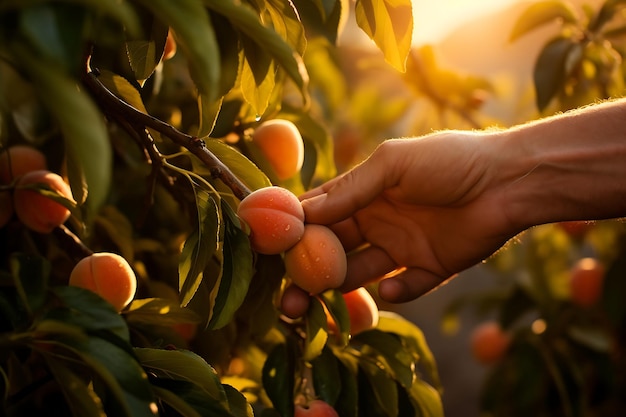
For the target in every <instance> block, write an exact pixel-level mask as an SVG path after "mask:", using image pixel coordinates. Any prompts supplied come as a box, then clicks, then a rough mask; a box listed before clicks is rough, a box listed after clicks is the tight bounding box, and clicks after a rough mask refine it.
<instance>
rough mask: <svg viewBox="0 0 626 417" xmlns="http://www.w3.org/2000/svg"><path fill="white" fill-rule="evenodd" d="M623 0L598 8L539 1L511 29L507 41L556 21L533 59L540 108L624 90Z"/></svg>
mask: <svg viewBox="0 0 626 417" xmlns="http://www.w3.org/2000/svg"><path fill="white" fill-rule="evenodd" d="M624 6H626V3H625V2H624V1H621V0H607V1H605V2H604V3H603V4H602V6H601V7H600V8H598V9H597V10H594V9H593V8H591V7H583V9H582V10H577V9H576V8H574V6H573V5H572V4H570V3H569V2H567V1H564V0H555V1H553V0H548V1H539V2H536V3H534V4H533V5H532V6H530V7H528V9H526V11H525V12H524V13H523V14H522V15H521V16H520V17H519V19H518V21H517V23H516V25H515V26H514V27H513V29H512V31H511V37H510V40H511V41H515V40H517V39H519V38H520V37H523V36H524V35H526V34H527V33H529V32H531V31H533V30H535V29H536V28H538V27H541V26H543V25H546V24H549V23H554V22H559V23H558V24H559V28H560V29H559V31H558V34H556V35H555V36H554V37H553V38H552V39H551V40H550V41H549V42H547V43H546V44H545V45H544V46H543V48H542V50H541V52H540V54H539V57H538V58H537V61H536V62H535V70H534V83H535V92H536V101H537V108H538V109H539V111H542V112H543V111H548V110H553V107H551V104H552V103H553V102H554V100H556V101H558V103H559V104H558V105H557V108H558V109H560V110H568V109H572V108H576V107H579V106H582V105H585V104H589V103H592V102H593V101H595V100H599V99H608V98H610V97H619V96H621V95H622V93H623V91H624V65H623V57H624V54H625V53H626V44H625V43H624V38H623V34H624V31H625V30H626V21H625V20H624V15H623V13H622V11H623V8H624Z"/></svg>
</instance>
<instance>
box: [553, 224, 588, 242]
mask: <svg viewBox="0 0 626 417" xmlns="http://www.w3.org/2000/svg"><path fill="white" fill-rule="evenodd" d="M558 225H559V227H560V228H561V229H563V231H565V233H567V234H568V235H569V236H570V237H572V238H574V239H581V238H583V237H585V235H586V234H587V232H588V231H589V229H591V228H592V227H593V223H591V222H586V221H577V220H574V221H566V222H560V223H558Z"/></svg>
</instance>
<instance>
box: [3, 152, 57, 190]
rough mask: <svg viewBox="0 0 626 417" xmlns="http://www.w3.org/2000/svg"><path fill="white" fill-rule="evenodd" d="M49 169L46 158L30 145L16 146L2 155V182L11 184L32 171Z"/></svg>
mask: <svg viewBox="0 0 626 417" xmlns="http://www.w3.org/2000/svg"><path fill="white" fill-rule="evenodd" d="M43 169H48V167H47V162H46V157H45V156H44V154H43V153H41V152H40V151H39V150H38V149H35V148H33V147H32V146H28V145H14V146H11V147H10V148H7V149H6V150H5V151H3V152H2V153H0V182H1V183H2V184H9V183H11V182H12V181H13V180H14V179H16V178H18V177H20V176H22V175H24V174H26V173H27V172H30V171H39V170H43Z"/></svg>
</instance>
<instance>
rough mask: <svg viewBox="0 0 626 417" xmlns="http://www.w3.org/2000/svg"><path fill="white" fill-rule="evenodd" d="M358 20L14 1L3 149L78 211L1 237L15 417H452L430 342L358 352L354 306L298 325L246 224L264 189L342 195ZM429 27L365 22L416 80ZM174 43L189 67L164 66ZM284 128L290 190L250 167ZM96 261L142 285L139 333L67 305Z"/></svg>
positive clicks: (264, 11) (2, 100)
mask: <svg viewBox="0 0 626 417" xmlns="http://www.w3.org/2000/svg"><path fill="white" fill-rule="evenodd" d="M348 6H349V4H348V2H347V1H340V0H293V1H291V0H246V1H234V0H181V1H176V2H171V1H164V0H156V1H155V0H150V1H147V0H125V1H113V0H98V1H96V0H72V1H69V0H68V1H52V0H50V1H48V0H27V1H24V0H19V1H17V0H1V1H0V39H1V42H0V45H2V46H1V47H0V58H1V59H0V143H1V147H2V149H4V148H6V147H9V146H12V145H14V144H18V143H28V144H30V145H33V146H35V147H37V148H38V149H40V150H42V151H43V152H44V153H45V155H46V158H47V160H48V164H49V167H50V169H51V170H53V171H55V172H59V173H62V174H63V175H64V176H65V178H66V179H67V180H68V182H69V184H70V185H71V188H72V192H73V195H74V198H75V200H76V203H75V204H74V203H73V202H70V201H69V200H65V199H59V198H57V201H59V202H61V203H62V204H65V205H66V206H68V208H70V209H71V210H72V217H71V218H70V221H69V222H68V223H66V225H64V226H62V227H60V228H57V229H56V230H55V231H54V232H53V233H52V234H49V235H45V234H37V233H33V232H30V231H28V230H27V229H26V228H24V226H23V225H21V224H20V223H19V221H17V220H15V219H13V220H12V221H11V222H10V223H9V224H7V225H6V226H5V227H3V228H1V229H0V241H1V242H2V243H1V246H0V280H1V281H2V287H1V289H0V309H1V311H2V314H1V315H0V317H1V318H0V347H1V349H0V375H1V376H2V378H1V379H0V380H1V382H2V388H3V395H2V397H1V407H2V413H3V414H4V415H9V416H11V415H26V414H30V413H37V414H39V415H76V416H81V417H83V416H91V415H94V416H95V415H98V416H100V415H114V416H131V415H132V416H142V415H155V414H160V415H172V416H179V415H180V416H200V415H202V416H213V415H215V416H218V415H219V416H251V415H263V416H272V415H281V416H286V417H288V416H291V415H293V409H294V404H295V403H296V402H298V403H305V402H306V401H308V400H310V399H312V398H321V399H323V400H325V401H326V402H328V403H330V404H332V405H333V406H334V407H335V408H336V409H337V410H339V412H340V414H341V415H345V416H355V417H356V416H368V415H377V416H382V415H388V416H396V415H403V416H405V415H416V416H421V415H428V416H438V415H441V414H442V407H441V402H440V397H439V391H438V389H439V381H438V377H437V369H436V364H435V362H434V359H433V356H432V354H431V353H430V351H429V348H428V346H427V344H426V341H425V339H424V337H423V335H422V334H421V332H420V330H419V329H418V328H416V327H415V326H414V325H412V324H411V323H409V322H407V321H406V320H404V319H403V318H401V317H398V316H395V315H391V314H388V315H385V316H384V318H383V319H381V324H380V326H379V327H378V328H376V329H373V330H371V331H369V332H364V333H362V334H359V335H358V337H354V338H352V339H350V338H349V337H348V332H349V328H348V326H347V324H346V320H347V311H346V307H345V303H341V302H340V300H341V297H340V296H339V295H338V293H336V292H333V291H330V292H327V293H324V294H322V295H320V296H319V297H318V298H315V299H314V302H313V303H312V307H311V308H310V310H309V312H308V313H307V314H306V316H305V317H304V318H303V319H301V320H296V321H292V320H287V319H285V318H284V317H282V316H281V315H280V312H279V311H278V309H277V307H276V299H277V298H278V297H279V296H280V293H281V291H282V289H283V288H284V285H285V281H286V278H285V277H284V265H283V263H282V259H281V257H280V256H266V255H258V254H256V253H254V252H253V251H252V250H251V249H250V244H249V241H248V237H247V232H246V230H245V228H244V227H243V225H242V224H241V222H240V221H239V219H238V217H237V215H236V207H237V205H238V204H239V201H240V200H241V199H243V198H244V197H245V196H246V195H247V194H249V193H250V192H251V191H252V190H255V189H258V188H261V187H264V186H268V185H271V184H275V185H280V186H283V187H286V188H289V189H291V190H292V191H294V192H301V191H303V190H305V189H307V188H308V187H310V186H311V185H312V184H315V183H318V182H320V181H323V180H326V179H328V178H331V177H332V176H334V175H335V174H336V167H335V165H334V161H333V143H332V138H331V136H330V133H329V131H328V129H327V127H326V123H325V119H324V117H323V116H324V112H323V111H321V112H320V111H319V109H323V108H324V106H325V105H326V104H327V103H326V102H324V101H323V98H322V96H321V95H319V94H318V93H319V92H320V91H329V90H332V89H333V88H341V87H342V85H343V84H344V83H345V80H343V79H342V78H341V74H340V71H337V73H336V74H337V75H338V78H336V79H334V80H332V81H331V82H330V83H329V82H328V80H322V79H320V77H319V75H320V74H321V73H322V71H321V70H320V69H321V68H329V67H331V68H337V67H336V65H335V64H334V62H333V61H332V57H331V52H332V51H333V50H334V48H335V42H336V40H337V37H338V35H339V33H340V31H341V29H342V27H343V25H344V23H345V19H346V16H347V14H348V13H349V8H348ZM410 6H411V5H410V1H409V0H400V1H398V0H396V1H388V0H359V1H357V2H356V10H357V11H356V14H357V21H358V23H359V25H360V26H361V28H362V29H363V30H364V31H365V33H367V34H368V35H369V36H371V37H372V39H373V40H374V41H375V42H376V44H378V45H379V47H380V48H381V50H382V52H383V54H384V55H385V57H386V58H387V60H388V61H389V62H390V63H391V64H392V65H393V66H394V67H395V68H397V69H399V70H404V68H405V65H406V59H407V56H408V53H409V51H408V49H409V46H410V35H411V32H412V23H410V22H412V16H411V7H410ZM168 37H173V39H174V40H175V45H176V46H177V53H176V54H175V55H174V56H173V58H171V59H167V60H164V59H163V54H164V51H165V49H166V47H167V46H166V45H168ZM170 40H171V39H170ZM320 51H326V52H328V54H326V55H325V54H323V53H317V54H316V52H320ZM324 71H325V70H324ZM316 75H317V76H316ZM273 118H283V119H287V120H291V121H293V122H294V123H295V124H296V126H297V127H298V129H299V130H300V131H301V133H302V135H303V137H304V140H305V165H304V168H303V170H302V172H301V173H300V174H299V175H297V176H295V177H294V178H290V179H287V180H284V181H277V180H276V179H275V178H272V176H271V174H268V173H267V172H265V171H264V170H263V168H264V167H265V166H267V165H266V161H264V160H263V159H262V157H260V156H259V155H258V154H254V153H253V152H251V151H250V148H249V146H248V143H249V140H250V133H251V132H252V131H253V130H254V128H255V127H256V126H258V125H259V123H261V122H262V121H264V120H268V119H273ZM13 187H14V184H5V185H2V191H3V192H4V191H11V190H12V189H13ZM40 192H41V193H42V194H44V193H45V192H46V190H40ZM92 251H111V252H115V253H119V254H121V255H122V256H124V257H125V258H126V259H127V260H128V261H129V262H130V264H131V265H132V266H133V269H134V270H135V272H136V273H137V276H138V278H139V284H138V292H137V295H136V298H135V300H134V301H133V302H132V303H131V304H130V305H129V306H128V307H127V308H126V309H125V310H124V311H122V313H121V314H117V313H116V312H115V311H114V310H113V309H112V308H111V307H110V306H109V305H108V304H107V303H106V302H104V301H103V300H102V299H100V298H99V297H98V296H97V295H95V294H93V293H91V292H88V291H85V290H81V289H78V288H73V287H68V286H67V280H68V277H69V273H70V271H71V269H72V267H73V265H75V264H76V262H77V261H78V260H79V259H81V258H82V257H84V256H85V255H86V254H88V253H91V252H92ZM327 311H328V313H327ZM326 314H332V315H333V317H335V319H336V321H337V322H338V323H342V326H340V332H341V335H340V337H338V338H334V337H329V333H328V329H327V324H326Z"/></svg>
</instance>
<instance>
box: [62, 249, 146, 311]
mask: <svg viewBox="0 0 626 417" xmlns="http://www.w3.org/2000/svg"><path fill="white" fill-rule="evenodd" d="M69 285H72V286H76V287H81V288H85V289H88V290H91V291H93V292H95V293H96V294H98V295H99V296H100V297H102V298H104V299H105V300H107V301H108V302H109V303H111V305H113V307H114V308H115V309H116V310H117V311H121V310H122V309H123V308H124V307H126V306H127V305H128V303H130V302H131V301H132V299H133V297H134V296H135V291H136V290H137V277H136V276H135V272H134V271H133V269H132V268H131V267H130V265H129V264H128V262H127V261H126V259H124V258H123V257H122V256H120V255H118V254H115V253H110V252H100V253H94V254H93V255H90V256H87V257H85V258H83V259H81V260H80V261H79V262H78V263H77V264H76V266H75V267H74V269H73V270H72V272H71V274H70V281H69Z"/></svg>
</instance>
